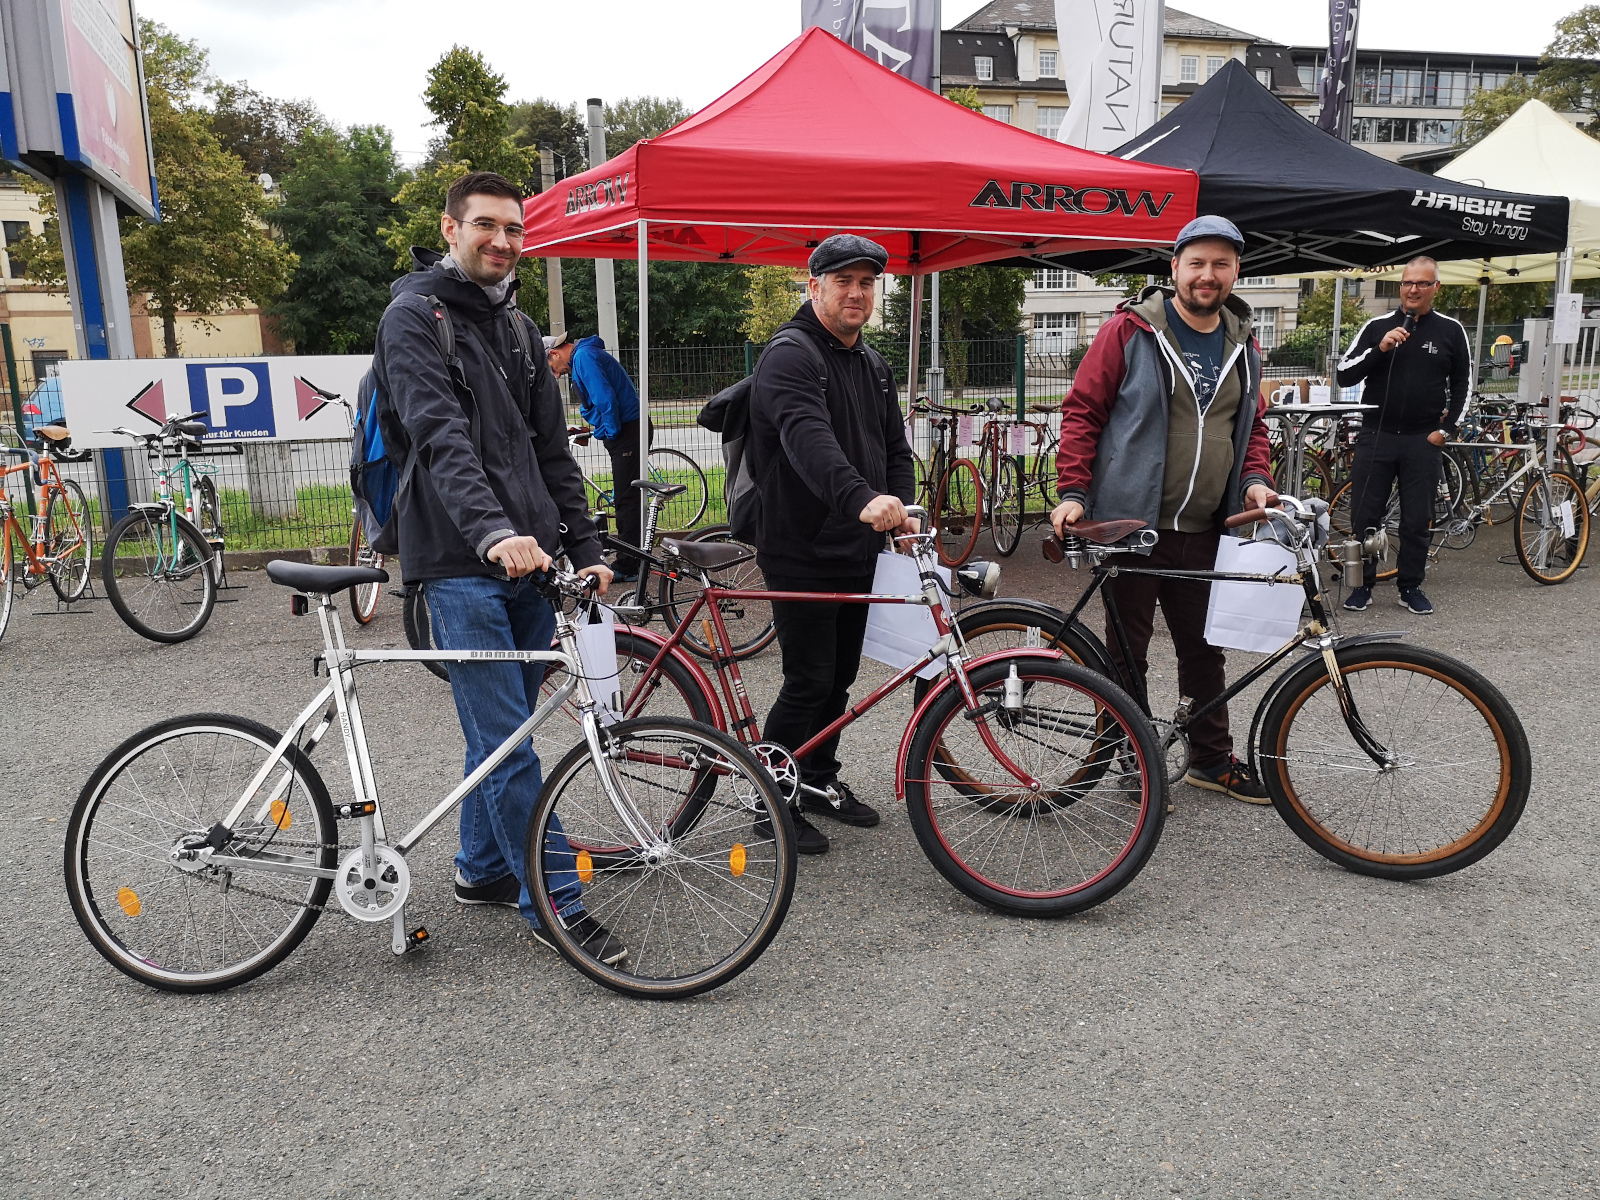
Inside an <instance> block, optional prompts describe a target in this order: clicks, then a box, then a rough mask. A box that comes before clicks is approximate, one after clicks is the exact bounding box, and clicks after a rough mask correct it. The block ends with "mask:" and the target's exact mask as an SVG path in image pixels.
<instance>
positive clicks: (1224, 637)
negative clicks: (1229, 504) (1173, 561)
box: [1206, 537, 1306, 654]
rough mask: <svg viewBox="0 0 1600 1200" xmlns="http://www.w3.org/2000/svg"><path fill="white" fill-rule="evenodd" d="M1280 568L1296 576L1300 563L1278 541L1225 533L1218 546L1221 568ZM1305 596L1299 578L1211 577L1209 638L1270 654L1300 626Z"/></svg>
mask: <svg viewBox="0 0 1600 1200" xmlns="http://www.w3.org/2000/svg"><path fill="white" fill-rule="evenodd" d="M1280 568H1281V569H1282V570H1283V573H1284V575H1285V576H1288V577H1291V578H1292V577H1293V576H1294V575H1295V573H1296V572H1297V570H1298V565H1297V563H1296V560H1295V556H1294V554H1293V553H1291V552H1290V551H1288V550H1285V549H1284V548H1283V547H1282V546H1280V545H1278V543H1277V542H1251V541H1246V540H1245V539H1244V538H1236V537H1224V538H1223V539H1222V542H1221V544H1220V545H1219V546H1218V547H1217V567H1216V569H1217V570H1218V571H1236V572H1248V573H1249V574H1251V575H1271V574H1273V573H1275V572H1277V571H1278V570H1279V569H1280ZM1305 602H1306V594H1305V591H1304V589H1302V588H1301V586H1300V585H1299V584H1298V583H1293V582H1290V583H1235V582H1227V583H1223V582H1217V583H1213V584H1212V585H1211V605H1210V607H1209V608H1208V609H1207V610H1206V641H1208V642H1210V643H1211V644H1212V645H1213V646H1222V647H1224V648H1226V649H1228V650H1249V651H1251V652H1253V653H1256V654H1269V653H1271V652H1272V651H1274V650H1276V649H1278V647H1280V646H1282V645H1283V644H1284V643H1285V642H1287V641H1288V640H1289V639H1290V638H1292V637H1293V636H1294V635H1295V634H1296V633H1297V632H1299V629H1300V612H1301V609H1303V608H1304V607H1305Z"/></svg>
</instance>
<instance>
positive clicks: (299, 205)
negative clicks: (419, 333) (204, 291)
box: [268, 125, 401, 354]
mask: <svg viewBox="0 0 1600 1200" xmlns="http://www.w3.org/2000/svg"><path fill="white" fill-rule="evenodd" d="M400 175H401V173H400V168H399V164H398V163H397V162H396V161H395V156H394V146H393V143H392V140H391V137H390V134H389V131H388V130H387V129H384V128H382V127H381V126H361V125H357V126H355V127H354V128H352V129H351V130H350V131H349V132H348V133H340V132H337V131H335V130H331V129H315V130H312V131H311V132H309V133H306V134H305V135H304V136H303V137H302V138H301V141H300V144H299V146H298V147H297V148H296V150H295V154H294V161H293V165H292V166H291V167H290V169H289V170H288V171H287V173H286V174H285V175H284V176H283V180H282V194H283V200H282V203H281V204H280V205H279V207H278V209H277V210H276V212H275V213H274V214H273V223H274V224H275V225H276V226H277V228H278V229H279V231H280V232H281V234H282V236H283V240H284V243H285V244H286V245H287V246H288V247H289V248H290V249H291V250H293V251H294V252H295V253H296V254H297V255H298V256H299V259H300V265H299V266H298V267H297V268H296V269H295V273H294V278H293V279H292V280H290V282H289V288H288V290H287V291H286V292H285V293H284V294H283V295H282V296H281V297H279V298H278V299H277V300H276V301H274V302H273V304H272V305H271V307H270V308H269V310H268V311H269V312H270V313H271V314H272V316H274V317H275V318H276V319H277V321H278V328H279V330H280V331H281V332H282V334H283V336H284V337H285V338H286V339H288V340H291V341H293V342H294V344H295V349H296V350H297V351H298V352H299V353H301V354H357V353H366V352H369V351H371V349H372V344H373V339H374V337H375V336H376V333H377V328H378V318H379V317H381V316H382V315H383V310H384V308H385V307H386V306H387V305H388V303H389V283H390V280H392V279H393V277H394V273H395V272H394V255H393V254H392V253H391V252H390V251H389V248H388V247H387V245H386V244H385V243H384V241H383V238H382V236H381V230H382V229H383V227H384V226H385V225H387V224H388V223H389V222H390V221H392V220H393V219H394V216H395V212H396V209H395V193H396V192H397V191H398V190H399V186H400Z"/></svg>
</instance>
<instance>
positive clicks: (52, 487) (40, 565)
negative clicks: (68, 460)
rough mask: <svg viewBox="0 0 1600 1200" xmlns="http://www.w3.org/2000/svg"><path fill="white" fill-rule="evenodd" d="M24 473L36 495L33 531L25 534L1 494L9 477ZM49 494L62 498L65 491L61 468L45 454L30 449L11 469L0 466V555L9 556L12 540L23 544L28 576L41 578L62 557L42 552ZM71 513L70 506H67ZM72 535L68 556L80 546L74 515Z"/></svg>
mask: <svg viewBox="0 0 1600 1200" xmlns="http://www.w3.org/2000/svg"><path fill="white" fill-rule="evenodd" d="M22 472H27V473H28V474H27V478H26V479H25V481H24V482H25V483H26V485H27V487H28V489H29V492H28V495H29V497H30V498H31V497H32V496H33V495H34V493H35V491H36V492H37V493H38V497H39V502H38V504H37V505H36V507H37V509H38V511H37V512H35V513H33V514H32V517H31V519H32V523H33V532H32V534H31V535H29V534H25V533H24V532H23V529H22V522H21V521H19V520H18V519H17V513H16V509H15V508H14V507H12V505H11V502H10V500H9V499H7V498H6V497H5V495H4V481H5V479H6V478H7V477H8V476H11V475H18V474H21V473H22ZM52 494H58V495H65V494H66V489H65V488H63V487H62V486H61V469H60V468H59V467H58V466H56V462H55V459H53V458H52V457H51V456H50V454H49V452H48V451H45V452H42V453H41V452H38V451H33V450H29V451H28V461H26V462H20V463H17V464H16V465H15V466H11V467H0V506H3V507H4V510H5V519H4V521H3V522H0V554H8V553H10V550H9V546H10V543H11V539H12V538H13V537H15V538H16V540H17V541H18V542H20V543H21V545H22V552H23V556H24V558H25V559H26V561H27V564H28V574H29V575H44V574H46V573H47V572H48V571H49V570H50V564H51V563H54V562H56V561H57V560H58V559H59V558H60V557H61V556H60V555H50V554H46V553H45V552H44V520H45V512H46V510H47V509H48V508H49V506H50V497H51V495H52ZM68 512H69V513H70V512H71V506H70V505H69V506H68ZM72 522H73V533H74V534H75V535H76V537H77V540H76V541H75V542H74V543H73V544H72V545H71V546H68V547H66V551H67V553H70V552H71V551H73V550H75V549H77V548H78V547H79V546H81V545H83V540H84V539H83V530H81V529H78V528H77V517H76V516H73V518H72Z"/></svg>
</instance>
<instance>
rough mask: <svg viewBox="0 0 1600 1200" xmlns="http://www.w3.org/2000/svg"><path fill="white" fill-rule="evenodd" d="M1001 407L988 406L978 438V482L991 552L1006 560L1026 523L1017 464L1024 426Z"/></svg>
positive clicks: (1024, 491)
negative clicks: (992, 543)
mask: <svg viewBox="0 0 1600 1200" xmlns="http://www.w3.org/2000/svg"><path fill="white" fill-rule="evenodd" d="M1002 407H1003V405H1002V403H1001V402H1000V401H999V400H990V401H989V402H988V406H987V411H986V413H985V415H986V417H987V419H986V420H985V422H984V426H983V432H982V433H981V434H979V436H978V478H979V479H980V480H981V481H982V483H983V513H984V516H985V517H987V518H988V521H989V535H990V537H992V538H993V539H994V548H995V550H996V551H998V552H999V553H1000V555H1001V556H1002V557H1004V558H1010V557H1011V556H1012V555H1013V554H1015V553H1016V550H1017V545H1018V543H1020V542H1021V541H1022V529H1023V526H1024V525H1025V524H1026V523H1027V514H1028V491H1029V488H1028V481H1027V479H1026V478H1025V477H1024V476H1023V474H1022V471H1021V469H1020V468H1019V467H1018V465H1017V464H1018V463H1019V462H1021V461H1022V457H1023V452H1024V451H1025V449H1026V447H1027V441H1026V436H1027V433H1026V431H1027V425H1028V423H1027V422H1026V421H1024V420H1022V419H1021V418H1019V417H1017V416H1015V415H1014V414H1009V413H1005V412H1003V411H1001V409H1002ZM1013 438H1015V439H1016V440H1015V442H1014V441H1013Z"/></svg>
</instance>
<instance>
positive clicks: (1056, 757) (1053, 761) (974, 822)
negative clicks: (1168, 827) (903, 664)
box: [905, 657, 1167, 917]
mask: <svg viewBox="0 0 1600 1200" xmlns="http://www.w3.org/2000/svg"><path fill="white" fill-rule="evenodd" d="M1013 671H1015V673H1016V676H1017V679H1018V680H1019V681H1020V699H1018V697H1017V695H1016V692H1017V691H1018V690H1019V689H1018V688H1017V686H1016V685H1015V684H1013V685H1012V694H1013V700H1014V701H1018V702H1016V703H1014V704H1013V705H1012V706H1011V707H1007V706H1006V704H1005V699H1006V693H1007V684H1008V681H1010V679H1011V675H1012V672H1013ZM969 679H970V681H971V683H972V688H973V690H974V692H976V694H977V699H978V706H979V709H980V711H982V712H983V716H982V717H980V718H979V719H978V720H969V719H968V718H967V709H966V704H965V702H964V701H963V700H962V697H961V690H960V689H959V688H956V687H947V688H946V689H945V690H944V691H943V692H941V693H940V694H939V695H938V696H936V697H934V698H933V700H931V701H930V702H929V703H928V705H927V707H925V708H924V709H922V710H921V713H920V715H919V716H918V717H917V718H916V724H915V728H914V729H913V730H912V736H911V748H910V750H909V752H908V753H907V755H906V762H905V786H906V807H907V809H908V811H909V812H910V815H911V826H912V828H913V829H914V830H915V831H916V834H917V841H918V842H919V843H921V845H922V850H923V853H924V854H926V855H927V856H928V859H929V861H931V862H932V863H933V865H934V866H935V867H936V868H937V869H938V871H939V873H940V874H941V875H943V876H944V877H945V878H946V879H947V880H949V882H950V883H951V884H952V885H953V886H954V887H955V888H956V890H957V891H959V892H962V893H963V894H965V895H967V896H970V897H971V898H972V899H974V900H976V901H978V902H979V903H980V904H984V905H987V906H988V907H990V908H993V909H995V910H996V911H999V912H1004V913H1011V914H1013V915H1015V916H1023V917H1055V916H1065V915H1067V914H1069V913H1075V912H1081V911H1083V910H1084V909H1087V908H1092V907H1094V906H1095V905H1097V904H1101V903H1104V902H1105V901H1106V900H1109V899H1110V898H1111V897H1112V896H1114V895H1116V894H1117V893H1118V892H1120V891H1121V890H1122V889H1123V888H1125V887H1127V886H1128V884H1129V882H1131V881H1132V879H1133V877H1134V876H1135V875H1137V874H1138V873H1139V872H1140V870H1141V869H1143V867H1144V864H1145V863H1146V862H1147V861H1149V858H1150V855H1151V853H1152V852H1153V851H1154V850H1155V848H1156V843H1157V842H1158V841H1159V840H1160V838H1161V827H1162V824H1163V823H1164V822H1165V821H1166V813H1167V788H1166V780H1165V777H1164V774H1163V772H1162V771H1161V770H1160V769H1157V766H1156V764H1157V763H1158V762H1160V754H1159V752H1158V750H1157V748H1156V744H1155V740H1154V738H1153V736H1152V734H1151V731H1150V724H1149V722H1148V721H1147V720H1145V718H1144V715H1143V714H1142V713H1140V712H1139V709H1138V707H1137V706H1136V705H1135V704H1134V702H1133V700H1132V699H1131V698H1130V697H1129V696H1128V695H1127V694H1126V693H1125V692H1123V691H1122V689H1121V688H1119V687H1117V686H1116V685H1115V684H1114V683H1112V682H1111V681H1110V680H1108V679H1105V678H1104V677H1102V676H1099V675H1096V674H1095V673H1093V672H1092V671H1088V670H1086V669H1084V668H1083V667H1080V666H1077V665H1076V664H1073V663H1069V662H1066V661H1064V660H1062V659H1059V658H1041V657H1023V658H1015V659H1000V660H998V661H995V662H990V663H985V664H983V665H982V666H979V667H978V668H976V669H975V670H973V671H972V672H970V674H969ZM997 751H998V753H999V754H1003V755H1004V756H1005V758H1006V760H1008V761H1009V763H1011V764H1013V765H1015V766H1016V767H1018V768H1020V769H1021V770H1022V771H1023V772H1024V773H1025V774H1027V775H1028V776H1029V777H1030V778H1031V780H1033V781H1034V782H1036V783H1037V786H1036V787H1035V786H1032V785H1031V784H1030V783H1028V782H1024V781H1021V780H1018V779H1017V778H1016V776H1015V774H1014V773H1013V772H1012V771H1011V770H1010V768H1009V767H1008V766H1007V765H1006V763H1005V762H1002V761H1001V760H1000V759H999V758H998V757H997V754H996V752H997Z"/></svg>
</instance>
